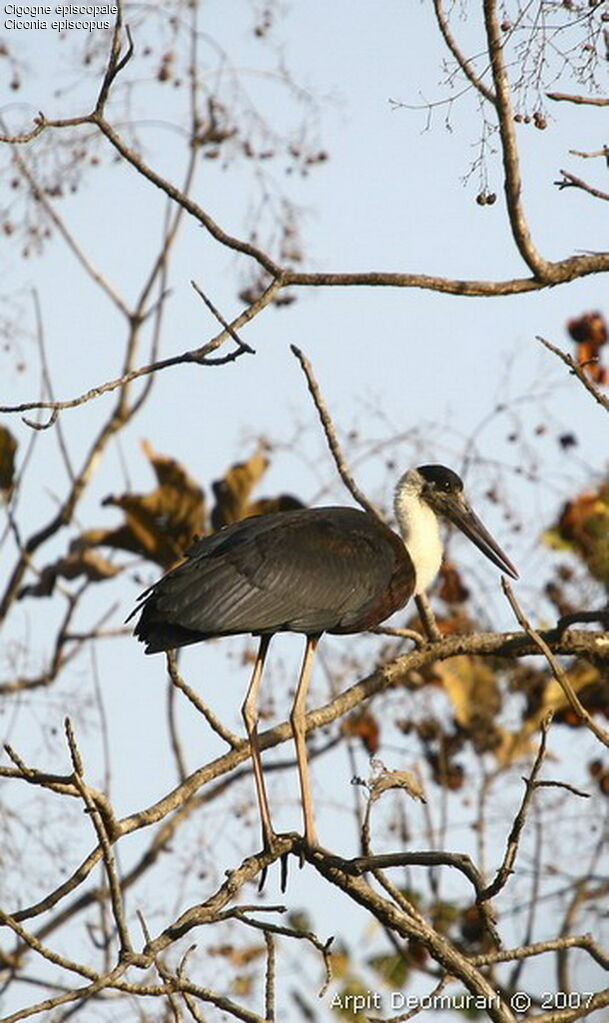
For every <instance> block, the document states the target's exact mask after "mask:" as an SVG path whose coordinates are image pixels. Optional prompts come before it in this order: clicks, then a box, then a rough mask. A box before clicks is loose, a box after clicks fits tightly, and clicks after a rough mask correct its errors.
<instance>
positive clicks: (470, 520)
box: [443, 496, 518, 579]
mask: <svg viewBox="0 0 609 1023" xmlns="http://www.w3.org/2000/svg"><path fill="white" fill-rule="evenodd" d="M443 511H444V514H445V515H446V518H448V519H450V521H451V522H453V523H454V524H455V526H457V527H458V528H459V529H460V530H461V532H462V533H465V535H466V536H467V537H468V538H469V539H470V540H471V541H472V543H475V545H476V547H477V548H478V549H479V550H481V551H482V553H483V554H485V555H486V557H487V558H488V559H489V560H490V561H492V562H493V564H494V565H496V566H497V568H499V569H501V571H502V572H505V574H506V575H509V576H511V577H512V579H518V572H517V571H516V569H515V568H514V566H513V565H512V562H511V561H510V559H509V558H508V556H507V554H504V552H503V551H502V550H501V547H500V546H499V544H498V543H497V542H496V541H495V540H493V537H492V536H491V534H490V533H489V531H488V529H487V528H486V526H485V525H484V523H483V522H481V521H480V519H479V518H478V516H477V515H476V513H475V511H474V510H473V508H471V507H470V505H469V504H468V503H467V501H466V500H465V498H464V497H463V496H459V497H458V498H456V499H455V500H451V501H447V502H446V504H445V506H444V509H443Z"/></svg>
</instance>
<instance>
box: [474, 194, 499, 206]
mask: <svg viewBox="0 0 609 1023" xmlns="http://www.w3.org/2000/svg"><path fill="white" fill-rule="evenodd" d="M476 202H477V203H478V206H492V205H493V203H495V202H497V195H496V193H495V192H478V195H477V196H476Z"/></svg>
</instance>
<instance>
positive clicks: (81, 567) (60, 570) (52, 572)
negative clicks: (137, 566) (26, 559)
mask: <svg viewBox="0 0 609 1023" xmlns="http://www.w3.org/2000/svg"><path fill="white" fill-rule="evenodd" d="M119 572H122V567H121V566H120V565H113V564H112V563H111V562H109V561H107V560H106V558H103V557H102V556H101V554H98V553H97V552H96V551H92V550H90V549H88V548H84V549H83V548H81V547H80V541H79V540H77V541H75V542H74V543H73V544H72V545H71V548H70V552H69V553H68V554H67V555H66V556H65V557H64V558H59V560H58V561H55V562H54V563H53V564H52V565H47V566H46V568H43V570H42V572H41V573H40V577H39V579H38V582H37V583H33V584H32V585H29V586H23V587H22V588H21V589H20V590H19V594H18V597H19V600H21V599H22V598H23V597H49V596H50V595H51V594H52V592H53V590H54V589H55V583H56V582H57V579H58V578H59V577H61V578H63V579H77V578H79V577H80V576H84V577H85V578H86V579H89V581H90V582H95V583H96V582H101V581H102V580H103V579H111V578H112V576H115V575H118V573H119Z"/></svg>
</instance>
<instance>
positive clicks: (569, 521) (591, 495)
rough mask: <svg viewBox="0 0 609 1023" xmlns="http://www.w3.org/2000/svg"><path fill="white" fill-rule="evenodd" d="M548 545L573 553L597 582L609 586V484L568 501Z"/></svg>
mask: <svg viewBox="0 0 609 1023" xmlns="http://www.w3.org/2000/svg"><path fill="white" fill-rule="evenodd" d="M544 541H545V543H546V544H548V546H551V547H555V548H557V547H558V548H560V547H562V548H567V549H570V550H571V551H573V552H574V553H575V554H577V555H578V556H579V557H580V558H581V559H582V561H583V562H584V563H585V565H586V567H587V569H588V571H589V572H590V574H591V575H592V576H593V577H594V578H595V579H598V580H599V582H602V583H609V482H605V483H602V484H601V486H600V487H599V488H598V490H594V491H586V492H585V493H583V494H580V495H579V496H578V497H576V498H575V499H574V500H573V501H567V503H566V504H565V505H564V506H563V509H562V511H561V513H560V516H559V519H558V522H556V523H555V524H554V525H553V526H551V527H550V529H549V530H547V531H546V533H545V534H544Z"/></svg>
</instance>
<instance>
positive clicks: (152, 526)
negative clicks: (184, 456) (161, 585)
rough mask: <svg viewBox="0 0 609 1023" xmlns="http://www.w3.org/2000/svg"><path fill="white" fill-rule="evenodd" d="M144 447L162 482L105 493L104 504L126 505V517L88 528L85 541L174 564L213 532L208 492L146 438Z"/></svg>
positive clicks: (161, 563)
mask: <svg viewBox="0 0 609 1023" xmlns="http://www.w3.org/2000/svg"><path fill="white" fill-rule="evenodd" d="M142 448H143V451H144V454H145V455H146V457H147V458H148V459H149V461H150V463H151V465H152V468H153V470H154V473H155V475H156V478H157V480H158V486H157V487H156V488H155V490H152V491H151V492H150V493H148V494H121V495H118V496H112V495H111V496H110V497H106V498H105V500H104V501H103V504H104V505H106V506H107V505H115V506H116V507H117V508H122V509H123V511H124V512H125V521H124V523H123V524H122V525H121V526H118V527H117V528H116V529H94V530H88V531H87V532H86V533H83V536H82V542H83V543H85V544H87V545H89V546H101V545H103V546H105V547H115V548H119V549H120V550H127V551H133V552H134V553H135V554H142V555H144V557H146V558H149V559H150V560H151V561H154V562H156V564H157V565H160V566H161V568H170V567H171V566H172V565H174V564H175V563H176V562H177V561H179V560H180V558H181V557H182V556H183V554H184V551H185V550H186V549H187V548H188V547H189V546H190V544H191V543H192V542H193V540H195V539H196V538H197V537H199V536H203V535H205V533H206V532H208V530H207V520H206V509H205V495H204V493H203V490H202V489H201V487H200V486H199V485H198V484H197V483H196V482H195V480H194V479H193V478H192V477H191V476H190V475H189V473H188V472H187V471H186V469H184V468H183V466H181V465H180V463H179V462H177V461H176V460H175V459H173V458H169V457H168V456H167V455H160V454H157V453H156V452H155V451H154V450H153V449H152V447H151V446H150V445H149V444H148V443H147V442H146V441H144V442H143V443H142Z"/></svg>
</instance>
